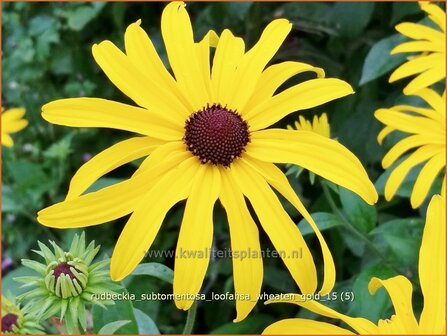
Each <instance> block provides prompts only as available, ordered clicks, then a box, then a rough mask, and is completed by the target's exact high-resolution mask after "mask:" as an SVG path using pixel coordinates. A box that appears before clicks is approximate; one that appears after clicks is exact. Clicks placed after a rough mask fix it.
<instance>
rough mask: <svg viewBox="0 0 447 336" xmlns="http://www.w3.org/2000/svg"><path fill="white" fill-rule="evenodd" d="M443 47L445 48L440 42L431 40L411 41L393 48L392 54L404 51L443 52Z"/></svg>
mask: <svg viewBox="0 0 447 336" xmlns="http://www.w3.org/2000/svg"><path fill="white" fill-rule="evenodd" d="M443 49H444V48H443V47H442V45H440V44H439V43H433V42H430V41H410V42H404V43H401V44H399V45H398V46H396V47H395V48H394V49H393V50H391V52H390V54H391V55H394V54H398V53H402V52H428V51H432V52H442V51H443Z"/></svg>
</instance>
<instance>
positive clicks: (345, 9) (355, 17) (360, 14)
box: [333, 2, 375, 38]
mask: <svg viewBox="0 0 447 336" xmlns="http://www.w3.org/2000/svg"><path fill="white" fill-rule="evenodd" d="M374 7H375V3H374V2H336V3H335V4H334V8H333V10H334V11H333V15H334V22H336V23H337V24H338V31H339V33H340V36H344V37H351V38H352V37H355V36H359V35H360V34H361V33H362V32H363V30H364V29H365V28H366V26H367V25H368V23H369V21H370V20H371V17H372V14H373V12H374Z"/></svg>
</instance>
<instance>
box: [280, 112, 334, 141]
mask: <svg viewBox="0 0 447 336" xmlns="http://www.w3.org/2000/svg"><path fill="white" fill-rule="evenodd" d="M294 126H295V129H296V130H302V131H310V132H315V133H317V134H320V135H322V136H324V137H326V138H330V137H331V128H330V126H329V122H328V120H327V115H326V113H323V114H322V115H321V116H320V117H318V116H316V115H315V116H314V117H313V119H312V122H311V121H310V120H306V119H305V118H304V117H303V116H299V117H298V120H297V121H295V122H294ZM287 128H288V129H293V127H292V126H291V125H287Z"/></svg>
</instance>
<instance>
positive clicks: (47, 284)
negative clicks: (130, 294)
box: [9, 232, 117, 334]
mask: <svg viewBox="0 0 447 336" xmlns="http://www.w3.org/2000/svg"><path fill="white" fill-rule="evenodd" d="M50 244H51V246H52V247H53V250H51V249H50V248H49V247H48V246H46V245H45V244H43V243H41V242H38V245H39V248H40V249H39V250H34V252H35V253H37V254H39V255H40V256H41V257H42V258H43V259H45V262H44V263H39V262H37V261H34V260H27V259H23V260H22V265H24V266H26V267H28V268H31V269H33V270H34V271H36V272H37V273H39V275H36V276H26V277H19V278H15V279H14V280H16V281H18V282H21V283H23V285H22V287H25V288H28V289H29V291H27V292H26V293H24V294H22V295H20V296H19V297H18V299H19V300H22V301H27V302H28V305H29V306H30V307H31V310H32V311H33V312H34V313H35V314H36V315H37V316H38V317H39V318H40V319H47V318H48V317H50V316H55V315H59V316H58V317H59V318H60V319H63V320H64V321H65V325H66V329H67V333H70V334H71V333H75V332H78V331H79V325H80V327H81V328H82V329H83V330H86V316H85V314H84V313H82V314H79V312H85V305H86V304H98V305H100V306H103V307H104V305H107V304H113V301H101V300H93V299H92V293H98V292H99V293H110V294H113V290H114V289H116V288H117V285H116V284H114V283H113V282H112V281H111V280H110V277H109V272H108V271H106V270H104V268H105V267H106V266H108V265H109V263H110V261H109V259H106V260H102V261H99V262H96V263H92V261H93V259H94V257H95V256H96V254H97V253H98V251H99V248H100V246H95V242H94V241H93V242H91V243H90V244H89V245H88V246H86V244H85V234H84V232H83V233H82V234H81V235H80V236H79V235H77V234H76V235H75V236H74V238H73V241H72V243H71V246H70V249H69V251H64V250H62V249H61V248H60V247H59V246H58V245H57V244H56V243H55V242H53V241H50ZM9 319H10V320H11V321H12V319H13V318H12V317H9Z"/></svg>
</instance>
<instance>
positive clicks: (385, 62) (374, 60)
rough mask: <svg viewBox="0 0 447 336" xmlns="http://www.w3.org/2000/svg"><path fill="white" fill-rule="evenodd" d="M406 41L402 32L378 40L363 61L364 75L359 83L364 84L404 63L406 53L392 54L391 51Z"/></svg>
mask: <svg viewBox="0 0 447 336" xmlns="http://www.w3.org/2000/svg"><path fill="white" fill-rule="evenodd" d="M403 41H405V38H404V37H403V36H402V35H400V34H395V35H392V36H390V37H387V38H384V39H382V40H380V41H378V42H376V43H375V44H374V45H373V46H372V48H371V49H370V50H369V52H368V55H367V56H366V58H365V62H364V63H363V69H362V76H361V78H360V82H359V85H364V84H366V83H368V82H370V81H372V80H374V79H376V78H379V77H380V76H382V75H384V74H386V73H387V72H389V71H390V70H392V69H394V68H395V67H397V66H398V65H399V64H401V63H403V62H404V61H405V59H406V58H407V55H406V54H405V53H399V54H396V55H392V56H391V55H390V51H391V50H392V49H393V48H394V47H395V46H397V45H398V44H400V43H402V42H403Z"/></svg>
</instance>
